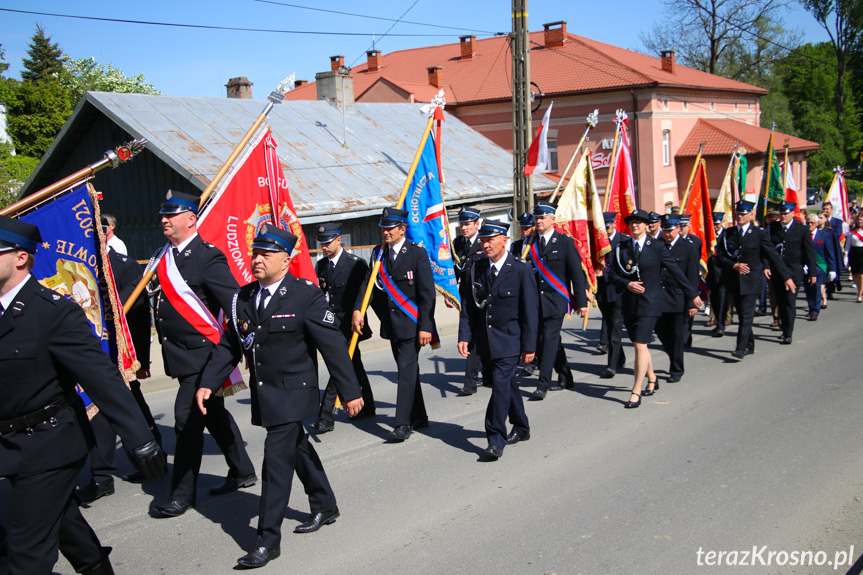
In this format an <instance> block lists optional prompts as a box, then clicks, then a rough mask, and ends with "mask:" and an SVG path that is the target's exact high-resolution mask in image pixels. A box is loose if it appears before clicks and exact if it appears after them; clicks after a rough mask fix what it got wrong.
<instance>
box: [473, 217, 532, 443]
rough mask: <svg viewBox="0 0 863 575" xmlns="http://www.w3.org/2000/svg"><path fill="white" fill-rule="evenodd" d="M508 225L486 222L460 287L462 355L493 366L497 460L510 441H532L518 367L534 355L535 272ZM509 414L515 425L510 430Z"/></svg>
mask: <svg viewBox="0 0 863 575" xmlns="http://www.w3.org/2000/svg"><path fill="white" fill-rule="evenodd" d="M508 229H509V226H508V225H507V224H504V223H501V222H496V221H493V220H486V221H485V223H484V224H483V226H482V229H481V230H480V232H479V237H480V240H481V241H482V248H483V252H484V254H485V257H484V258H483V259H482V260H480V261H479V262H476V263H475V264H474V265H473V267H472V268H471V270H470V277H469V278H466V280H465V281H464V282H462V284H461V289H460V295H461V301H462V308H461V316H460V318H459V330H458V350H459V353H461V354H462V355H463V356H465V357H470V354H471V353H477V354H479V355H481V356H482V357H483V360H484V361H485V363H487V364H489V365H490V368H491V369H490V372H491V383H492V390H491V397H490V398H489V401H488V408H487V409H486V412H485V433H486V436H487V438H488V447H487V448H486V450H485V451H484V453H485V455H487V456H488V457H490V458H492V459H499V458H500V457H501V456H502V455H503V448H504V447H505V446H506V445H507V444H514V443H518V442H519V441H527V440H528V439H530V424H529V422H528V419H527V414H525V411H524V403H523V402H522V399H521V392H520V391H519V388H518V382H517V380H516V368H517V366H518V361H519V357H520V358H521V360H522V361H523V362H525V363H529V362H530V361H531V359H533V358H532V356H533V354H534V352H535V348H536V335H537V315H538V314H537V312H538V311H539V309H538V307H537V305H538V303H537V302H538V298H537V291H536V280H535V279H534V277H533V270H532V269H531V267H530V266H529V265H528V264H527V262H525V261H524V260H522V259H519V258H517V257H515V256H513V255H512V254H509V253H507V250H506V240H507V237H506V234H507V231H508ZM470 342H474V344H473V346H471V344H470ZM471 347H473V350H474V351H471ZM507 416H509V421H510V423H511V424H512V431H511V432H510V433H509V434H507V431H506V420H507Z"/></svg>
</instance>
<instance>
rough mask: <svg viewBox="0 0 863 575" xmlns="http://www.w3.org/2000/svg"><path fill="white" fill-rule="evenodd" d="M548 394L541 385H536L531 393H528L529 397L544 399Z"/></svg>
mask: <svg viewBox="0 0 863 575" xmlns="http://www.w3.org/2000/svg"><path fill="white" fill-rule="evenodd" d="M546 395H548V392H547V391H546V390H544V389H543V388H541V387H537V388H536V389H535V390H534V392H533V393H531V394H530V398H531V399H535V400H542V399H545V396H546Z"/></svg>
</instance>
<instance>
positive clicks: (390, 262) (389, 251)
mask: <svg viewBox="0 0 863 575" xmlns="http://www.w3.org/2000/svg"><path fill="white" fill-rule="evenodd" d="M395 261H396V258H395V255H393V248H392V246H390V247H388V248H387V267H388V268H389V269H390V271H392V269H393V264H394V263H395Z"/></svg>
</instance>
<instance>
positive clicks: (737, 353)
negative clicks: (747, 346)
mask: <svg viewBox="0 0 863 575" xmlns="http://www.w3.org/2000/svg"><path fill="white" fill-rule="evenodd" d="M745 355H746V353H745V352H740V351H737V350H736V349H735V350H734V351H732V352H731V356H732V357H736V358H737V359H743V356H745Z"/></svg>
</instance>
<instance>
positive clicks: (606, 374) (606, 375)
mask: <svg viewBox="0 0 863 575" xmlns="http://www.w3.org/2000/svg"><path fill="white" fill-rule="evenodd" d="M615 375H617V372H616V371H614V370H613V369H611V368H610V367H607V368H605V371H603V372H602V375H601V376H600V377H601V378H602V379H611V378H612V377H614V376H615Z"/></svg>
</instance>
